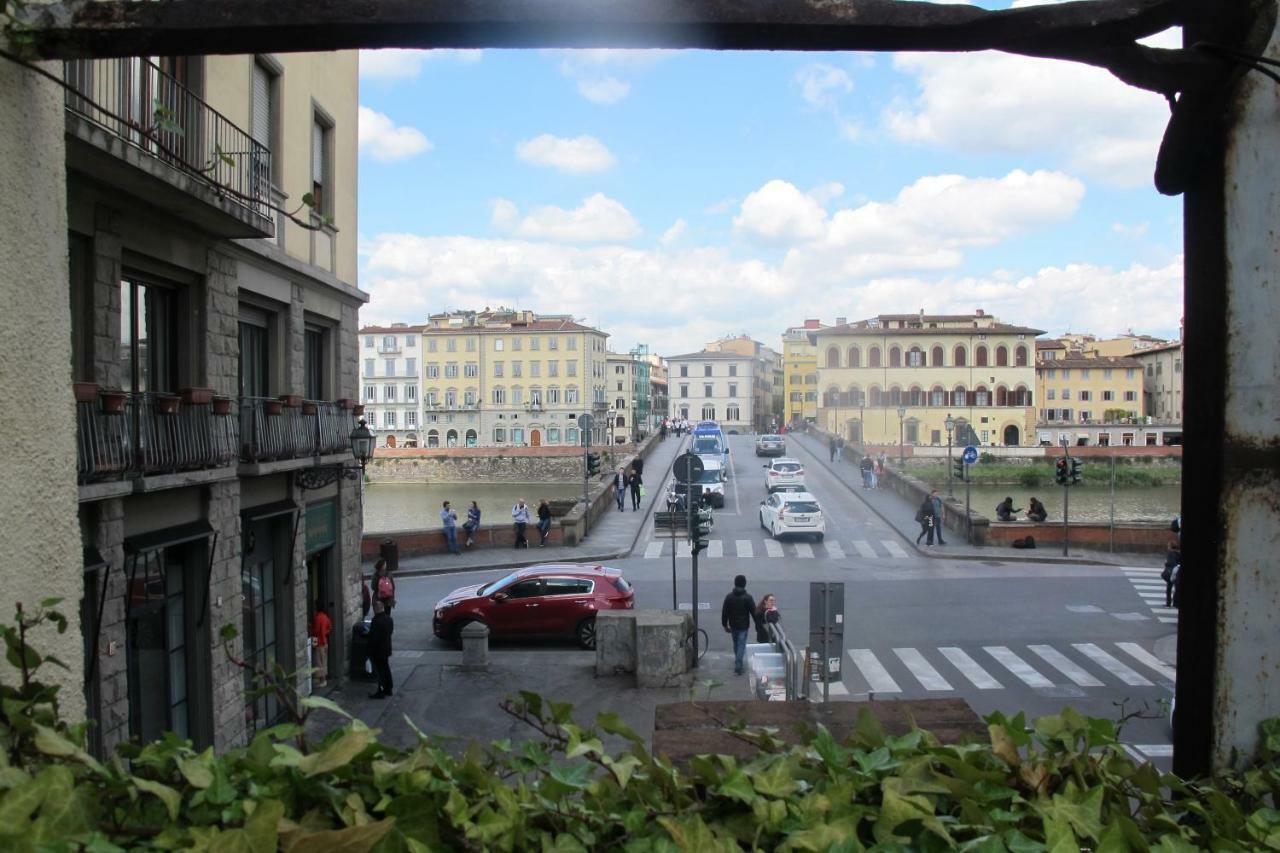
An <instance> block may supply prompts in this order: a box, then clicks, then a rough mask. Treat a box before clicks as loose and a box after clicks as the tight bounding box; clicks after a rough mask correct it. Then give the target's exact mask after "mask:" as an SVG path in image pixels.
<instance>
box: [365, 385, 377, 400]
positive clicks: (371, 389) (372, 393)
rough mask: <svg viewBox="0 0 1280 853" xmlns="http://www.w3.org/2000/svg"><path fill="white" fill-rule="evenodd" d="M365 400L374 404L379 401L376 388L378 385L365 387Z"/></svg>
mask: <svg viewBox="0 0 1280 853" xmlns="http://www.w3.org/2000/svg"><path fill="white" fill-rule="evenodd" d="M364 399H365V400H366V401H367V402H370V403H372V402H374V401H375V400H377V399H378V386H376V385H366V386H364Z"/></svg>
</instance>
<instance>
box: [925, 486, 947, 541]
mask: <svg viewBox="0 0 1280 853" xmlns="http://www.w3.org/2000/svg"><path fill="white" fill-rule="evenodd" d="M929 501H930V503H932V504H933V528H934V533H935V535H936V536H937V537H938V544H939V545H946V544H947V543H946V542H945V541H943V539H942V528H943V527H944V526H945V525H943V523H942V520H943V519H944V518H946V516H945V515H943V513H942V495H940V494H938V490H937V489H934V490H933V491H932V492H930V493H929Z"/></svg>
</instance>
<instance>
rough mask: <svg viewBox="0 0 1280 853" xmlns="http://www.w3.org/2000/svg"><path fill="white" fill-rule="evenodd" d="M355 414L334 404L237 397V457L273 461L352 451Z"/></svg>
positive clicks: (247, 459) (257, 460)
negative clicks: (239, 448) (238, 437)
mask: <svg viewBox="0 0 1280 853" xmlns="http://www.w3.org/2000/svg"><path fill="white" fill-rule="evenodd" d="M355 425H356V419H355V415H354V414H353V413H352V412H351V411H350V410H349V409H343V408H341V407H340V406H339V405H338V404H337V403H330V402H325V401H320V400H315V401H312V400H308V401H306V402H304V403H302V404H301V405H299V406H288V405H285V404H284V402H282V401H281V400H278V399H275V398H270V397H241V398H240V434H241V436H242V437H243V441H242V442H241V452H240V458H241V459H242V460H243V461H245V462H276V461H280V460H285V459H304V458H306V457H308V456H317V455H327V454H331V453H342V452H344V451H347V450H350V449H351V430H352V429H353V428H354V427H355Z"/></svg>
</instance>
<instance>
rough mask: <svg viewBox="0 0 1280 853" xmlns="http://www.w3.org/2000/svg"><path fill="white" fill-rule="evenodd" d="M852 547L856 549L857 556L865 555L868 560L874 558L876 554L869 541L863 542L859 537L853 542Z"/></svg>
mask: <svg viewBox="0 0 1280 853" xmlns="http://www.w3.org/2000/svg"><path fill="white" fill-rule="evenodd" d="M853 547H854V548H856V549H857V551H858V556H860V557H866V558H867V559H868V560H874V559H875V558H876V556H877V555H876V551H875V549H874V548H872V547H871V543H870V542H864V541H863V540H861V539H859V540H858V541H856V542H854V543H853Z"/></svg>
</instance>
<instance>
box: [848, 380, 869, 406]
mask: <svg viewBox="0 0 1280 853" xmlns="http://www.w3.org/2000/svg"><path fill="white" fill-rule="evenodd" d="M866 404H867V395H866V394H864V393H863V392H862V389H861V388H859V387H858V386H857V385H850V386H849V405H851V406H865V405H866Z"/></svg>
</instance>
